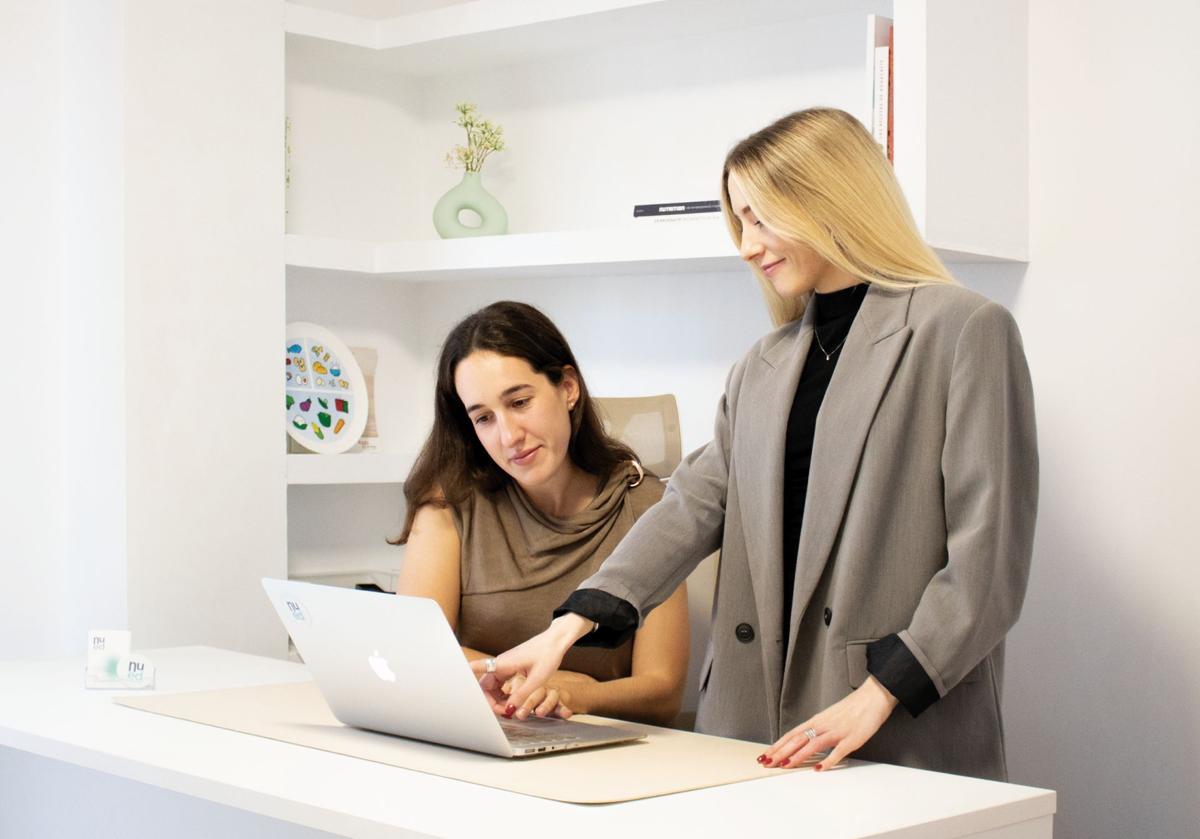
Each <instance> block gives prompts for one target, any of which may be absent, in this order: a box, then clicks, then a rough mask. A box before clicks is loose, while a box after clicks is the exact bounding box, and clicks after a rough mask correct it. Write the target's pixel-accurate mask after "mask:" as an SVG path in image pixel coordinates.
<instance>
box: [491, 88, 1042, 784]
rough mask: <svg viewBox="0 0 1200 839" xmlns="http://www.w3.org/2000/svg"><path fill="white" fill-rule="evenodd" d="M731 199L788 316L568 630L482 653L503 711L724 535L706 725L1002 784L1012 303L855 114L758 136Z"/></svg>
mask: <svg viewBox="0 0 1200 839" xmlns="http://www.w3.org/2000/svg"><path fill="white" fill-rule="evenodd" d="M721 193H722V199H723V200H722V205H723V209H724V213H725V218H726V222H727V224H728V227H729V231H730V234H731V236H732V237H733V239H734V242H735V243H736V244H737V246H738V248H739V250H740V253H741V256H742V258H743V259H744V260H745V261H746V262H747V263H748V264H749V265H750V267H751V269H752V271H753V272H754V274H755V275H756V277H757V278H758V280H759V283H760V285H761V287H762V289H763V293H764V296H765V298H766V301H767V304H768V308H769V309H770V311H771V314H772V316H773V318H774V320H775V323H776V325H777V327H778V328H777V329H776V330H775V331H774V332H772V333H770V334H769V335H767V336H765V337H764V338H762V339H761V340H760V341H759V342H758V343H757V344H755V346H754V347H752V348H751V349H750V351H749V352H748V353H747V354H746V355H745V356H744V357H743V358H742V359H741V360H740V361H739V362H738V363H737V364H735V365H734V367H733V369H732V370H731V371H730V375H729V379H728V382H727V384H726V389H725V394H724V396H723V398H722V399H721V401H720V405H719V407H718V410H717V419H716V424H715V430H714V436H713V440H712V442H710V443H709V444H708V445H707V446H705V447H704V448H702V449H700V450H698V451H696V452H694V453H693V454H692V455H690V456H689V457H688V458H687V459H686V460H685V461H684V463H683V464H681V465H680V467H679V468H678V469H677V470H676V471H675V473H674V474H673V475H672V476H671V483H670V485H669V486H668V487H667V491H666V493H665V495H664V496H663V500H662V501H661V502H660V503H659V504H657V505H655V507H654V508H653V509H651V510H650V511H649V512H648V513H647V514H646V515H645V516H644V517H643V518H642V519H641V521H639V522H638V524H637V526H636V527H634V529H633V530H632V531H631V532H630V534H629V536H628V537H627V538H626V539H625V541H624V542H622V543H621V545H620V546H619V547H618V548H617V550H615V551H614V552H613V554H612V556H611V557H609V559H608V560H607V561H606V562H605V563H604V566H603V567H602V568H601V569H600V571H599V572H598V573H597V574H595V575H594V576H593V577H591V578H590V579H588V580H586V581H584V582H583V584H582V585H581V587H580V590H579V591H577V592H575V593H574V594H572V595H571V596H570V597H568V598H567V599H566V600H565V602H564V603H563V604H562V605H561V606H560V607H559V609H558V610H557V611H556V612H555V613H554V614H555V615H556V617H555V619H554V621H553V622H552V623H551V625H550V628H549V629H546V630H545V631H543V632H542V633H541V634H540V635H538V636H536V637H534V638H532V639H530V640H529V641H527V642H525V643H524V644H522V645H520V646H518V647H516V648H515V649H513V650H510V651H508V652H506V653H504V654H503V655H501V656H498V657H497V660H496V668H495V672H494V673H493V674H490V675H489V674H485V673H484V672H483V669H484V668H480V667H478V666H477V665H473V667H475V669H476V672H477V673H478V675H480V676H483V677H484V678H483V679H482V685H483V687H484V689H485V690H488V691H489V692H490V693H491V695H492V700H493V702H494V703H495V705H496V707H497V708H498V709H499V710H503V709H504V708H505V707H506V704H508V703H515V704H517V705H519V704H520V703H521V701H522V700H523V699H524V697H525V695H526V692H527V691H530V690H533V689H536V688H537V687H538V686H539V685H540V684H541V683H542V680H543V679H544V674H545V673H547V672H548V671H549V670H551V669H552V668H553V667H554V666H555V663H556V662H557V661H558V658H559V656H561V655H562V653H563V652H564V651H566V650H568V649H570V648H571V647H572V645H574V644H575V643H576V642H577V641H579V642H581V643H583V644H608V643H614V642H619V641H620V640H621V639H622V638H623V637H624V634H625V633H628V632H630V631H632V630H634V629H635V628H636V627H637V626H638V625H639V624H640V623H641V622H644V621H646V620H648V618H652V617H653V609H654V608H655V606H656V604H658V603H660V602H662V600H663V598H664V597H665V596H666V595H667V594H668V593H669V592H670V591H671V590H672V589H673V588H674V586H676V585H678V584H679V582H680V581H682V580H683V579H685V578H686V577H687V575H688V573H689V572H690V571H691V569H692V568H694V567H695V566H696V564H697V563H699V562H700V560H701V559H702V558H703V557H705V556H707V555H708V554H709V553H711V552H712V551H713V550H715V549H716V548H718V547H719V548H720V549H721V562H720V571H719V576H718V580H717V591H716V595H715V602H714V606H713V626H712V640H711V643H710V646H709V650H708V654H707V657H706V660H705V663H704V665H703V666H702V668H701V686H700V705H699V709H698V712H697V717H696V727H697V730H699V731H703V732H705V733H709V734H718V735H721V736H725V737H735V738H738V739H743V740H752V741H756V742H761V743H764V744H769V745H768V747H767V748H766V750H765V751H764V752H763V754H762V755H761V756H760V758H759V761H760V763H763V764H764V765H766V766H771V767H779V766H783V767H787V766H799V765H802V764H803V763H805V762H806V761H809V760H810V759H816V758H817V756H818V755H821V754H823V753H825V752H828V756H827V757H825V758H823V759H822V760H821V764H819V765H818V768H821V767H824V768H829V767H832V766H836V765H837V764H838V763H840V762H841V761H842V760H843V759H844V758H845V757H846V756H847V755H850V754H857V755H860V756H862V757H864V758H867V759H869V760H876V761H883V762H889V763H899V764H902V765H906V766H914V767H919V768H925V769H934V770H938V771H942V772H954V773H960V774H966V775H975V776H979V777H984V778H995V779H1000V780H1003V779H1004V778H1005V777H1006V773H1007V770H1006V766H1005V757H1004V738H1003V726H1002V723H1001V716H1000V693H1001V686H1002V681H1003V672H1004V671H1003V668H1004V638H1005V635H1006V634H1007V632H1008V630H1009V628H1010V627H1011V626H1012V625H1013V623H1014V622H1015V621H1016V619H1017V616H1018V614H1019V613H1020V609H1021V602H1022V600H1023V598H1024V596H1025V586H1026V582H1027V580H1028V575H1029V563H1030V558H1031V553H1032V544H1033V528H1034V520H1035V518H1036V512H1037V476H1038V458H1037V434H1036V431H1035V427H1034V413H1033V395H1032V385H1031V382H1030V376H1029V370H1028V367H1027V365H1026V363H1025V355H1024V351H1023V349H1022V347H1021V339H1020V335H1019V334H1018V331H1017V327H1016V324H1015V322H1014V321H1013V318H1012V315H1010V314H1009V313H1008V312H1007V311H1006V310H1005V309H1004V308H1003V307H1001V306H999V305H997V304H995V303H993V302H990V301H988V300H987V299H985V298H983V297H981V296H980V295H978V294H975V293H974V292H971V291H968V290H967V289H964V288H962V287H961V286H959V285H958V284H956V283H955V282H954V280H953V278H952V277H951V276H950V274H949V273H948V272H947V271H946V268H945V267H944V266H943V265H942V263H941V262H940V260H939V259H938V257H937V255H936V254H935V253H934V252H933V250H932V249H931V248H930V247H929V246H928V245H927V244H926V243H925V242H924V241H923V240H922V238H921V235H920V233H919V232H918V230H917V227H916V225H915V224H914V222H913V219H912V215H911V214H910V213H909V210H908V206H907V205H906V203H905V200H904V196H903V195H902V194H901V191H900V187H899V185H898V184H897V182H896V178H895V175H894V173H893V172H892V169H891V167H890V165H889V164H888V162H887V159H886V158H885V157H884V155H883V153H882V152H881V150H880V148H879V147H878V145H877V144H876V143H875V142H874V141H873V140H872V138H871V136H870V135H869V134H868V133H867V131H866V130H865V129H864V128H863V127H862V125H861V124H859V122H858V121H857V120H855V119H854V117H853V116H851V115H850V114H847V113H845V112H843V111H836V110H831V109H825V108H814V109H810V110H806V111H800V112H797V113H794V114H791V115H789V116H786V117H784V118H782V119H780V120H778V121H777V122H775V123H773V124H772V125H769V126H767V127H766V128H763V129H762V130H760V131H758V132H756V133H754V134H752V135H750V136H749V137H747V138H746V139H745V140H743V141H741V142H740V143H738V144H737V145H736V146H734V148H733V149H732V150H731V151H730V153H729V155H728V156H727V158H726V160H725V166H724V170H723V172H722V175H721ZM597 627H599V628H598V629H597ZM514 673H527V674H528V678H527V680H526V681H525V683H524V684H523V685H522V687H521V688H520V689H518V690H517V691H515V692H514V693H513V695H512V696H511V697H505V696H504V695H502V694H500V693H498V692H497V691H495V686H496V683H497V681H498V680H499V679H504V678H507V677H509V676H511V675H512V674H514Z"/></svg>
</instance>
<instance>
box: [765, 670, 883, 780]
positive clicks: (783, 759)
mask: <svg viewBox="0 0 1200 839" xmlns="http://www.w3.org/2000/svg"><path fill="white" fill-rule="evenodd" d="M896 705H897V702H896V697H894V696H892V694H891V693H889V692H888V690H887V688H885V687H884V686H883V685H881V684H880V683H879V682H878V681H876V679H875V677H874V676H869V677H867V680H866V681H865V682H863V683H862V684H861V685H860V686H859V687H858V688H857V689H856V690H855V691H854V692H853V693H851V694H850V695H849V696H847V697H846V698H845V699H842V700H841V701H839V702H835V703H834V704H833V705H830V706H829V707H828V708H826V709H825V710H824V711H822V712H821V713H819V714H817V715H816V716H815V717H811V718H809V719H807V720H805V721H804V722H802V723H800V724H799V725H798V726H796V727H795V728H793V729H792V730H791V731H789V732H788V733H787V734H785V735H783V736H782V737H780V738H779V739H778V740H776V741H775V743H774V744H772V746H771V748H769V749H767V750H766V752H764V753H763V755H762V756H760V757H759V760H758V762H759V763H761V764H762V765H763V766H767V767H784V768H786V767H789V766H792V767H799V766H803V765H804V762H805V761H806V760H808V759H809V758H811V757H812V756H813V755H815V754H817V753H818V752H824V751H828V752H829V756H828V757H827V758H825V759H824V760H822V761H821V762H820V763H818V764H817V765H816V767H814V768H815V769H816V770H817V771H818V772H820V771H822V770H825V769H832V768H833V767H835V766H837V765H838V764H839V763H841V762H842V761H843V760H844V759H845V758H846V756H847V755H849V754H851V753H852V752H854V751H855V750H856V749H858V748H860V747H861V746H862V745H863V743H865V742H867V741H868V740H870V739H871V738H872V737H873V736H874V735H875V732H876V731H878V730H879V728H880V726H882V725H883V724H884V722H886V721H887V718H888V717H889V716H891V713H892V709H893V708H895V707H896ZM809 731H811V732H816V737H815V738H810V737H809V735H808V733H806V732H809Z"/></svg>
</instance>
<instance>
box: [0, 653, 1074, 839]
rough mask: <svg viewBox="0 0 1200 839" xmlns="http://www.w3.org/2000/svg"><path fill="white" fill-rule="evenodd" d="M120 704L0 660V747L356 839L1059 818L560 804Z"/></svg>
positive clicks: (837, 786)
mask: <svg viewBox="0 0 1200 839" xmlns="http://www.w3.org/2000/svg"><path fill="white" fill-rule="evenodd" d="M145 654H146V655H147V656H149V658H150V659H151V660H152V661H153V662H154V663H155V665H156V666H157V668H158V688H157V692H159V693H165V692H169V691H171V692H173V691H188V690H210V689H216V688H226V687H241V686H248V685H255V684H269V683H278V682H295V681H305V680H307V679H308V678H309V676H308V671H307V670H306V669H305V668H304V667H303V665H299V664H294V663H292V662H287V661H280V660H276V659H270V658H260V657H257V656H250V655H244V654H241V653H233V652H228V651H225V650H218V649H213V648H209V647H180V648H172V649H163V650H150V651H147V652H146V653H145ZM115 695H120V694H119V692H114V691H87V690H85V689H84V688H83V660H82V657H81V658H80V659H77V660H66V661H10V662H0V746H7V747H10V748H14V749H18V750H21V751H25V752H30V753H33V754H37V755H41V756H43V757H48V758H51V759H54V760H60V761H64V762H67V763H71V764H75V765H78V766H83V767H86V768H89V769H94V770H98V771H101V772H105V773H109V774H112V775H116V776H119V777H122V778H127V779H130V780H133V781H138V782H142V783H147V784H152V785H154V786H158V787H163V788H165V789H170V790H174V791H176V792H180V793H184V794H186V795H192V796H196V797H198V798H202V799H205V800H208V801H214V802H217V803H219V804H224V805H227V806H231V807H236V808H239V809H242V810H247V811H250V812H255V813H259V814H262V815H265V816H270V817H272V818H276V819H281V820H283V821H287V822H293V823H296V824H300V825H305V826H308V827H312V828H317V829H319V830H325V831H329V832H332V833H340V834H344V835H354V836H405V835H412V834H413V833H419V834H426V835H438V836H469V835H479V834H480V833H481V832H483V831H485V830H486V831H488V832H493V831H495V830H500V831H502V832H507V831H508V830H517V831H520V832H527V831H528V830H529V829H530V828H533V832H534V834H535V835H536V834H538V833H540V831H539V830H538V829H537V827H536V826H538V825H542V826H545V827H546V828H549V829H551V830H552V831H554V832H560V831H563V830H568V831H569V832H570V834H571V835H572V837H573V839H576V837H581V836H592V835H595V836H601V835H603V836H606V837H613V836H621V835H626V836H632V835H638V834H641V833H643V832H644V831H645V830H647V829H648V828H649V827H650V826H652V825H653V826H656V827H659V828H661V829H667V830H668V831H669V832H670V833H672V834H690V835H696V836H703V835H716V834H726V835H729V834H734V835H768V834H773V833H776V832H778V831H779V830H780V829H781V828H784V827H785V826H787V825H792V826H794V827H796V828H797V829H800V828H801V826H803V831H802V832H804V833H805V834H807V835H812V836H822V837H843V836H844V837H851V836H855V837H858V836H891V837H900V836H915V835H920V836H923V837H957V836H969V835H971V834H975V833H982V832H985V831H989V830H1001V829H1003V828H1006V827H1010V826H1012V825H1017V824H1020V823H1022V822H1029V821H1032V820H1036V819H1044V818H1045V817H1047V816H1049V815H1050V814H1052V813H1054V811H1055V804H1056V801H1055V794H1054V793H1053V792H1051V791H1049V790H1042V789H1035V788H1032V787H1021V786H1016V785H1014V784H1000V783H995V782H992V781H981V780H977V779H973V778H962V777H958V776H954V775H944V774H940V773H936V772H924V771H920V770H915V769H904V768H901V767H896V766H887V765H884V764H870V763H863V762H855V761H851V762H850V765H848V766H847V768H845V769H841V770H837V771H833V772H825V773H821V774H817V773H814V772H809V771H793V772H781V773H780V774H779V775H778V776H777V777H772V778H767V779H763V780H758V781H751V782H746V783H740V784H732V785H729V786H723V787H717V788H712V789H704V790H696V791H694V792H686V793H679V794H676V795H667V796H662V797H659V798H652V799H646V800H641V801H632V802H627V803H622V804H613V805H575V804H564V803H560V802H554V801H547V800H543V799H538V798H531V797H528V796H524V795H519V794H516V793H510V792H503V791H500V790H495V789H490V788H487V787H481V786H477V785H474V784H467V783H463V782H460V781H453V780H449V779H446V778H440V777H436V776H432V775H425V774H422V773H419V772H413V771H411V770H406V769H398V768H395V767H391V766H385V765H382V764H377V763H371V762H368V761H364V760H359V759H356V758H351V757H345V756H343V755H338V754H333V753H330V752H322V751H316V750H314V749H307V748H304V747H302V746H294V745H291V744H287V743H281V742H277V741H273V740H266V739H263V738H259V737H253V736H249V735H245V734H239V733H237V732H232V731H226V730H224V729H218V728H213V727H210V726H204V725H199V724H196V723H190V722H186V721H183V720H177V719H172V718H169V717H163V716H159V715H156V714H148V713H144V712H141V711H136V710H133V709H130V708H122V707H120V706H118V705H115V704H113V702H112V698H113V696H115ZM663 771H670V769H669V767H663ZM483 814H486V816H485V815H483ZM485 825H487V827H485ZM639 828H640V829H639Z"/></svg>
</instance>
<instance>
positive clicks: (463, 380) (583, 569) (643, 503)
mask: <svg viewBox="0 0 1200 839" xmlns="http://www.w3.org/2000/svg"><path fill="white" fill-rule="evenodd" d="M434 398H435V402H434V422H433V430H432V431H431V432H430V435H429V438H428V440H427V441H426V442H425V446H424V448H423V449H422V451H421V454H420V456H419V457H418V458H417V462H416V464H415V465H414V466H413V470H412V474H411V475H409V478H408V481H407V482H406V483H405V485H404V495H405V501H406V513H405V522H404V529H403V531H402V533H401V535H400V538H399V539H398V540H397V541H398V543H400V544H405V545H406V549H405V554H404V563H403V565H402V567H401V570H400V580H399V585H398V590H397V593H398V594H407V595H415V596H420V597H430V598H432V599H434V600H436V601H437V602H438V604H439V605H440V606H441V607H442V611H443V612H444V613H445V615H446V619H447V620H448V621H449V623H450V626H451V627H452V628H453V629H454V630H455V633H456V634H457V636H458V638H459V643H460V644H462V646H463V652H464V654H465V655H466V656H467V658H468V659H470V660H475V659H486V658H487V657H488V656H492V655H496V654H497V653H499V652H500V651H502V650H505V649H507V648H508V647H510V646H513V645H514V644H516V643H518V642H519V641H521V640H522V639H524V638H527V637H529V636H530V635H532V634H534V633H535V632H537V631H539V630H541V629H543V628H544V627H545V625H546V616H547V615H548V614H549V612H550V610H551V609H553V608H554V607H555V606H557V605H558V603H560V602H561V601H562V599H563V598H565V597H566V596H567V595H568V594H569V593H570V592H572V591H573V590H574V589H575V588H576V587H577V586H578V584H579V583H580V582H582V581H583V580H584V579H585V578H587V577H588V576H590V575H591V574H593V573H594V572H595V571H596V569H598V568H599V567H600V564H601V562H603V560H604V559H605V558H607V557H608V555H609V554H610V553H611V552H612V550H613V548H615V547H616V546H617V544H618V543H619V542H620V540H621V539H622V537H624V535H625V534H626V533H627V532H628V531H629V529H630V528H631V527H632V526H633V523H634V521H635V520H636V519H637V518H638V517H639V516H640V515H641V514H642V513H643V512H645V511H646V510H647V509H648V508H649V507H650V506H652V505H653V504H654V503H655V502H657V501H658V500H659V498H660V497H661V496H662V484H661V483H660V481H659V480H658V479H657V478H655V477H654V476H653V475H647V474H645V472H644V471H643V469H642V467H641V465H640V464H639V463H638V462H637V459H636V458H635V456H634V454H633V452H632V451H630V450H629V448H628V447H626V446H625V445H623V444H621V443H620V442H618V441H616V440H614V439H612V438H611V437H609V436H608V435H607V434H606V433H605V432H604V429H603V426H602V425H601V422H600V418H599V416H598V415H597V413H596V409H595V406H594V405H593V404H592V402H591V400H590V398H589V395H588V390H587V385H586V384H585V382H584V379H583V375H582V374H581V373H580V371H579V365H578V363H577V362H576V361H575V356H574V355H573V354H572V352H571V348H570V346H568V344H567V342H566V339H564V338H563V336H562V334H561V333H560V332H559V330H558V329H557V328H556V327H555V326H554V324H553V323H552V322H551V321H550V320H549V319H548V318H547V317H546V316H545V315H543V314H542V313H541V312H539V311H538V310H537V309H535V308H533V307H532V306H528V305H525V304H522V303H512V302H500V303H493V304H492V305H490V306H488V307H486V308H484V309H481V310H479V311H478V312H475V313H474V314H472V315H470V316H469V317H467V318H466V319H464V320H463V321H462V322H461V323H459V324H458V325H457V326H455V327H454V328H453V329H452V330H451V331H450V334H449V336H448V337H447V338H446V341H445V344H444V345H443V347H442V352H441V357H440V359H439V361H438V368H437V385H436V388H435V395H434ZM668 594H670V596H669V597H667V598H665V600H666V602H665V603H663V605H662V606H661V607H659V609H657V610H656V611H655V613H654V615H653V617H651V618H649V619H648V620H647V621H646V622H645V623H644V625H643V626H642V627H641V628H639V629H638V630H637V632H636V633H634V634H633V635H632V636H631V637H629V638H626V639H623V642H622V643H621V644H620V645H617V646H616V647H615V648H613V649H599V648H594V649H579V650H573V651H571V652H570V653H568V654H567V655H566V657H565V658H564V659H563V661H562V662H561V666H556V668H555V672H554V673H552V674H550V675H549V678H547V679H546V680H544V683H543V684H541V685H539V686H538V688H537V689H536V690H534V691H530V692H528V694H527V696H525V697H524V698H523V700H522V702H521V703H520V711H521V713H522V715H524V714H527V713H535V714H538V715H540V716H545V715H547V714H557V715H558V716H563V717H567V716H570V715H571V714H572V713H594V714H602V715H606V716H616V717H622V718H625V719H636V720H642V721H646V722H651V723H656V724H659V725H667V724H670V723H671V722H672V721H673V720H674V718H675V716H676V715H677V714H678V712H679V705H680V700H681V697H682V694H683V681H684V677H685V676H686V674H687V656H688V624H687V619H688V618H687V594H686V591H685V588H684V587H683V586H679V587H677V588H676V589H675V590H674V593H668ZM522 681H523V677H521V676H516V677H515V678H513V679H510V680H508V681H507V682H506V683H505V684H504V685H503V686H502V687H503V690H504V692H505V693H511V692H512V691H513V690H516V689H518V688H519V687H520V685H521V682H522ZM513 710H514V711H516V710H518V709H517V708H516V707H514V709H513ZM510 715H511V713H510Z"/></svg>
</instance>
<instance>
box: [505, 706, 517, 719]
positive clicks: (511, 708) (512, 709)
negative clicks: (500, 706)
mask: <svg viewBox="0 0 1200 839" xmlns="http://www.w3.org/2000/svg"><path fill="white" fill-rule="evenodd" d="M516 712H517V706H516V705H505V706H504V716H506V717H508V718H510V719H511V718H512V715H513V714H515V713H516Z"/></svg>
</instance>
